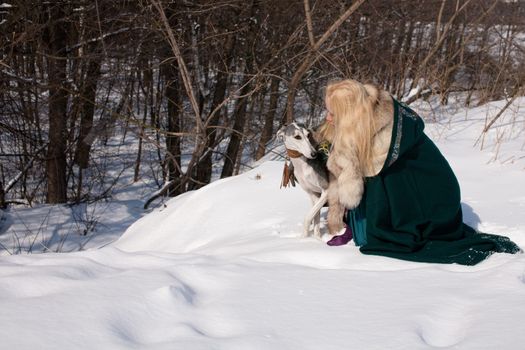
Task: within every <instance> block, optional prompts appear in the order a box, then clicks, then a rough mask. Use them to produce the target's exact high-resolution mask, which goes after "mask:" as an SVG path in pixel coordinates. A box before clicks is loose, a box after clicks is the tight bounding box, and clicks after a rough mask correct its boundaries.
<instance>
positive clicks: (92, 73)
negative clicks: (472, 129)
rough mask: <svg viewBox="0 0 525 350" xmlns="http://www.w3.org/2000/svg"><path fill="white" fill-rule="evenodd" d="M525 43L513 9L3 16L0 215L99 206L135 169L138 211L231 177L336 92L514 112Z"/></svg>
mask: <svg viewBox="0 0 525 350" xmlns="http://www.w3.org/2000/svg"><path fill="white" fill-rule="evenodd" d="M524 32H525V2H524V1H521V0H519V1H501V0H406V1H405V0H354V1H342V0H286V1H282V0H219V1H209V0H208V1H207V0H191V1H190V0H175V1H163V0H149V1H146V0H144V1H119V0H116V1H113V0H112V1H109V0H95V1H27V0H19V1H6V2H4V3H3V4H1V5H0V207H2V208H6V207H7V206H8V205H11V204H14V203H19V204H20V203H22V204H26V205H34V204H38V203H69V204H75V203H80V202H86V201H87V202H91V201H96V200H100V199H103V198H107V197H109V196H111V192H112V188H113V186H114V184H115V183H117V181H118V179H119V175H120V174H122V172H124V170H126V169H130V168H133V169H134V174H135V176H134V180H135V181H139V180H140V179H141V178H144V177H148V178H149V179H150V180H151V179H152V180H153V181H154V182H155V183H156V186H157V187H158V189H159V191H158V192H157V193H152V194H151V198H150V201H148V202H147V203H146V206H147V205H149V204H150V202H151V201H152V200H153V199H155V198H156V197H157V196H159V195H170V196H173V195H177V194H180V193H183V192H186V191H189V190H193V189H197V188H200V187H202V186H204V185H206V184H208V183H209V182H210V181H212V180H213V179H214V178H218V177H221V178H223V177H228V176H231V175H234V174H237V173H239V172H240V171H242V170H243V168H244V167H245V166H247V165H248V164H250V163H251V162H253V161H254V160H257V159H259V158H261V157H262V156H263V155H264V154H265V153H266V152H269V151H271V150H270V149H269V148H268V145H269V143H270V141H271V139H272V137H273V135H274V133H275V131H276V130H277V128H278V127H279V126H280V125H282V124H283V123H286V122H290V121H291V120H301V121H303V122H305V123H307V124H308V125H316V124H318V123H319V122H320V121H321V119H322V117H323V113H324V107H323V87H324V86H325V84H326V83H327V82H329V81H331V80H334V79H340V78H343V77H351V78H354V79H358V80H361V81H363V82H372V83H375V84H378V85H379V86H381V87H383V88H385V89H386V90H388V91H390V92H391V93H392V94H393V95H394V96H395V97H396V98H398V99H400V100H402V101H405V102H406V103H411V102H413V101H414V100H416V99H419V98H429V97H430V96H435V95H438V96H439V97H440V101H441V103H442V104H447V103H448V100H449V97H450V96H451V94H454V93H457V92H462V96H464V99H463V102H462V103H464V104H465V105H467V106H471V105H477V104H483V103H486V102H487V101H492V100H501V99H505V98H506V99H508V101H509V103H511V102H512V101H513V100H514V99H515V98H516V97H518V96H520V95H523V94H524V89H523V85H524V80H525V40H524V39H525V35H524ZM305 106H306V107H305ZM504 108H505V107H504ZM497 117H498V116H496V118H497ZM493 122H494V120H489V121H487V124H486V127H485V131H486V130H488V129H489V128H490V127H491V125H492V123H493ZM115 137H118V140H119V142H121V144H122V145H125V144H129V143H133V144H134V145H135V146H136V147H135V148H134V149H135V153H134V155H133V156H132V157H130V156H129V155H126V156H124V155H121V154H119V153H118V152H116V153H115V151H114V149H115V148H114V147H113V148H111V151H110V150H109V148H107V145H108V142H109V140H114V139H115ZM145 150H149V151H148V152H146V151H145ZM115 164H119V165H118V167H117V168H115V166H114V165H115ZM110 165H111V166H110Z"/></svg>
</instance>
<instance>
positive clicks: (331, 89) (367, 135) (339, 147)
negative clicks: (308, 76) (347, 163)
mask: <svg viewBox="0 0 525 350" xmlns="http://www.w3.org/2000/svg"><path fill="white" fill-rule="evenodd" d="M379 98H380V91H379V90H378V89H377V88H376V87H375V86H373V85H368V84H361V83H359V82H357V81H355V80H350V79H347V80H342V81H339V82H334V83H330V84H328V86H327V87H326V95H325V99H326V101H327V103H328V104H329V105H330V109H331V111H330V112H331V113H332V114H333V119H334V121H333V123H334V126H335V128H334V129H335V132H334V135H333V141H332V142H333V147H334V150H336V151H339V152H351V151H352V150H354V152H355V155H356V156H357V159H358V162H359V166H360V168H361V171H362V173H363V174H365V173H367V172H370V171H371V170H372V169H373V156H374V154H373V137H374V135H375V134H376V132H377V130H376V122H375V120H376V118H375V113H377V110H376V108H377V106H378V104H379Z"/></svg>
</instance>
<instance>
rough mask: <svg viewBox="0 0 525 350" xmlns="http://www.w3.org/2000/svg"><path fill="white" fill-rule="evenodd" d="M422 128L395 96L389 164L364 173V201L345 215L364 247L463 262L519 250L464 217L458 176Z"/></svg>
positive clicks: (412, 257) (407, 256) (396, 254)
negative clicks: (479, 230)
mask: <svg viewBox="0 0 525 350" xmlns="http://www.w3.org/2000/svg"><path fill="white" fill-rule="evenodd" d="M423 129H424V123H423V120H422V119H421V118H420V117H419V116H418V115H417V114H416V113H415V112H414V111H412V110H411V109H410V108H408V107H407V106H406V105H404V104H401V103H399V102H398V101H395V100H394V126H393V130H392V139H391V144H390V149H389V152H388V156H387V159H386V161H385V165H384V166H383V169H382V170H381V171H380V172H379V174H378V175H376V176H374V177H369V178H366V179H365V194H364V195H363V198H362V200H361V203H360V204H359V206H358V207H357V208H356V209H354V210H350V211H348V215H347V218H346V219H347V222H348V224H349V225H350V226H351V227H352V229H353V231H354V242H355V243H356V245H359V246H361V247H360V250H361V252H362V253H364V254H374V255H383V256H388V257H392V258H398V259H404V260H411V261H420V262H433V263H458V264H463V265H474V264H477V263H479V262H480V261H482V260H484V259H485V258H487V257H488V256H490V255H491V254H492V253H496V252H498V253H517V252H519V251H520V248H519V247H518V246H517V245H516V244H515V243H514V242H512V241H511V240H509V239H508V238H507V237H502V236H497V235H490V234H483V233H477V232H476V231H475V230H474V229H473V228H472V227H470V226H468V225H466V224H464V223H463V214H462V211H461V204H460V203H461V198H460V190H459V184H458V181H457V179H456V176H455V175H454V172H453V171H452V169H451V168H450V165H449V164H448V162H447V160H446V159H445V158H444V157H443V155H442V154H441V152H440V151H439V150H438V148H437V147H436V145H435V144H434V143H433V142H432V141H431V140H430V139H429V138H428V136H427V135H425V133H424V132H423Z"/></svg>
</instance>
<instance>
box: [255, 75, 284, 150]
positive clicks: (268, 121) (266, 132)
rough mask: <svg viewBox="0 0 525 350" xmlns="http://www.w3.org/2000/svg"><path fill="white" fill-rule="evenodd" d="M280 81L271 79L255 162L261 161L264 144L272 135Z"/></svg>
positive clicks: (264, 148)
mask: <svg viewBox="0 0 525 350" xmlns="http://www.w3.org/2000/svg"><path fill="white" fill-rule="evenodd" d="M280 82H281V81H280V80H279V79H277V78H274V79H272V83H271V85H270V105H269V106H268V110H267V111H266V114H265V115H264V126H263V130H262V133H261V138H260V139H259V145H258V147H257V153H256V154H255V160H259V159H261V158H262V157H263V156H264V155H265V154H266V143H268V141H270V139H271V138H272V135H273V121H274V118H275V112H276V110H277V102H278V101H279V84H280Z"/></svg>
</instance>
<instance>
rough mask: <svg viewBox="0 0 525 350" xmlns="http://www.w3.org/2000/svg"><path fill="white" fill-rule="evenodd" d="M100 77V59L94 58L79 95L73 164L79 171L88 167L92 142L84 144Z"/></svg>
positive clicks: (91, 125)
mask: <svg viewBox="0 0 525 350" xmlns="http://www.w3.org/2000/svg"><path fill="white" fill-rule="evenodd" d="M99 76H100V57H95V58H93V59H92V60H90V61H89V63H88V69H87V73H86V77H85V81H84V87H83V91H82V95H81V97H80V98H81V99H83V101H82V102H81V103H82V109H81V111H80V131H79V135H78V142H77V151H76V154H75V162H76V163H77V164H78V166H79V167H80V169H86V168H87V167H88V165H89V153H90V152H91V145H92V142H89V143H88V142H86V138H87V136H88V135H89V133H90V132H91V129H92V128H93V117H94V115H95V100H96V95H97V83H98V78H99ZM93 141H94V139H93Z"/></svg>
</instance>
